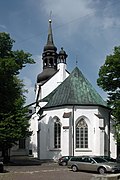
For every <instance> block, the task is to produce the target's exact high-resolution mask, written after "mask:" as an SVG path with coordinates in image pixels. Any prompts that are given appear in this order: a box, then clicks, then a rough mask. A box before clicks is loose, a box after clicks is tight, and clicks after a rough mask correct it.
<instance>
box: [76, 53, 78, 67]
mask: <svg viewBox="0 0 120 180" xmlns="http://www.w3.org/2000/svg"><path fill="white" fill-rule="evenodd" d="M77 65H78V57H77V55H76V66H77Z"/></svg>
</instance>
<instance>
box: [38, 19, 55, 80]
mask: <svg viewBox="0 0 120 180" xmlns="http://www.w3.org/2000/svg"><path fill="white" fill-rule="evenodd" d="M51 24H52V20H51V19H49V26H48V36H47V43H46V45H45V46H44V49H43V53H42V60H43V72H42V73H40V74H39V75H38V77H37V83H40V82H41V83H42V82H45V81H46V80H47V79H49V78H50V77H51V76H52V75H53V74H54V73H55V72H56V71H57V58H58V54H57V48H56V46H55V45H54V41H53V34H52V25H51Z"/></svg>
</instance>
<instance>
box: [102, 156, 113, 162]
mask: <svg viewBox="0 0 120 180" xmlns="http://www.w3.org/2000/svg"><path fill="white" fill-rule="evenodd" d="M99 157H101V158H103V159H105V160H107V161H109V162H116V159H114V158H112V157H110V156H99Z"/></svg>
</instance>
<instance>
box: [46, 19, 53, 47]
mask: <svg viewBox="0 0 120 180" xmlns="http://www.w3.org/2000/svg"><path fill="white" fill-rule="evenodd" d="M51 23H52V20H51V19H49V28H48V39H47V44H48V45H49V44H51V45H54V43H53V34H52V26H51Z"/></svg>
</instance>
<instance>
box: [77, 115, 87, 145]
mask: <svg viewBox="0 0 120 180" xmlns="http://www.w3.org/2000/svg"><path fill="white" fill-rule="evenodd" d="M76 148H88V125H87V123H86V122H85V120H84V119H83V118H82V119H80V120H79V121H78V122H77V124H76Z"/></svg>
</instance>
